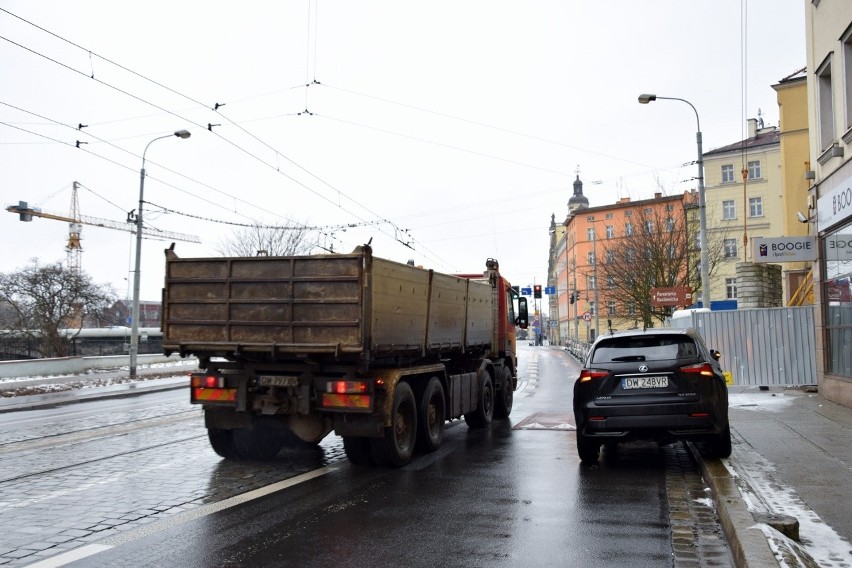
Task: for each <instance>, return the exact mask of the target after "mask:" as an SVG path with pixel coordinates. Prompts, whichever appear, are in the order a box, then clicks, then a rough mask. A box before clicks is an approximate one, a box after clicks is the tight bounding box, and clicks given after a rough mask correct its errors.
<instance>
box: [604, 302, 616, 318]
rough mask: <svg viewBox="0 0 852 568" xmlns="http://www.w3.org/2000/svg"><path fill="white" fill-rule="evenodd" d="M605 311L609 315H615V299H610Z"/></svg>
mask: <svg viewBox="0 0 852 568" xmlns="http://www.w3.org/2000/svg"><path fill="white" fill-rule="evenodd" d="M606 311H607V313H608V314H609V315H611V316H614V315H615V300H610V301H609V303H608V304H607V306H606Z"/></svg>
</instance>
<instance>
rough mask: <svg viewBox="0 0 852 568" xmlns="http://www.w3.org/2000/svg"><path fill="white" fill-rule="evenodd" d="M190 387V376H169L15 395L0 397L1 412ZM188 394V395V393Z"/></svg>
mask: <svg viewBox="0 0 852 568" xmlns="http://www.w3.org/2000/svg"><path fill="white" fill-rule="evenodd" d="M188 387H189V377H188V376H182V377H169V378H165V379H149V380H147V381H137V382H134V383H124V384H118V385H110V386H105V387H90V388H82V389H72V390H67V391H61V392H53V393H46V394H32V395H26V396H13V397H9V398H0V413H3V412H12V411H15V410H24V409H28V408H37V407H40V406H59V405H63V404H70V403H74V402H80V401H83V400H91V399H95V398H114V397H121V396H134V395H136V394H141V393H147V392H155V391H163V390H174V389H181V388H187V389H188ZM187 396H188V395H187Z"/></svg>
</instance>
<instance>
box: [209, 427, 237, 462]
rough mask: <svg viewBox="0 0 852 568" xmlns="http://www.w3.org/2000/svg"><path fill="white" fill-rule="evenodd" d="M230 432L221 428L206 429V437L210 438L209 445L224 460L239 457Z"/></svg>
mask: <svg viewBox="0 0 852 568" xmlns="http://www.w3.org/2000/svg"><path fill="white" fill-rule="evenodd" d="M231 432H232V430H224V429H222V428H208V429H207V438H208V439H209V440H210V447H212V448H213V451H214V452H216V454H218V455H219V456H221V457H223V458H225V459H226V460H236V459H239V456H238V455H237V448H236V446H234V438H233V437H232V436H231Z"/></svg>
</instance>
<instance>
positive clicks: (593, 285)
mask: <svg viewBox="0 0 852 568" xmlns="http://www.w3.org/2000/svg"><path fill="white" fill-rule="evenodd" d="M586 288H588V289H589V290H597V288H598V279H597V278H595V277H594V276H589V279H588V285H587V286H586Z"/></svg>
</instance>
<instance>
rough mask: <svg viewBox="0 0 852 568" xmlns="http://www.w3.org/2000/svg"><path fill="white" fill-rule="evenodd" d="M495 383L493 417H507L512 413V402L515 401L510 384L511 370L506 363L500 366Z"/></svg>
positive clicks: (512, 387) (513, 391)
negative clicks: (495, 392) (495, 397)
mask: <svg viewBox="0 0 852 568" xmlns="http://www.w3.org/2000/svg"><path fill="white" fill-rule="evenodd" d="M497 375H498V376H499V379H498V382H497V384H498V385H500V386H499V388H498V389H497V400H496V403H495V404H494V418H501V419H502V418H508V417H509V415H510V414H511V413H512V404H513V403H514V401H515V389H514V386H513V385H512V371H511V370H510V369H509V367H507V366H506V365H503V366H502V367H500V371H499V372H498V373H497Z"/></svg>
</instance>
